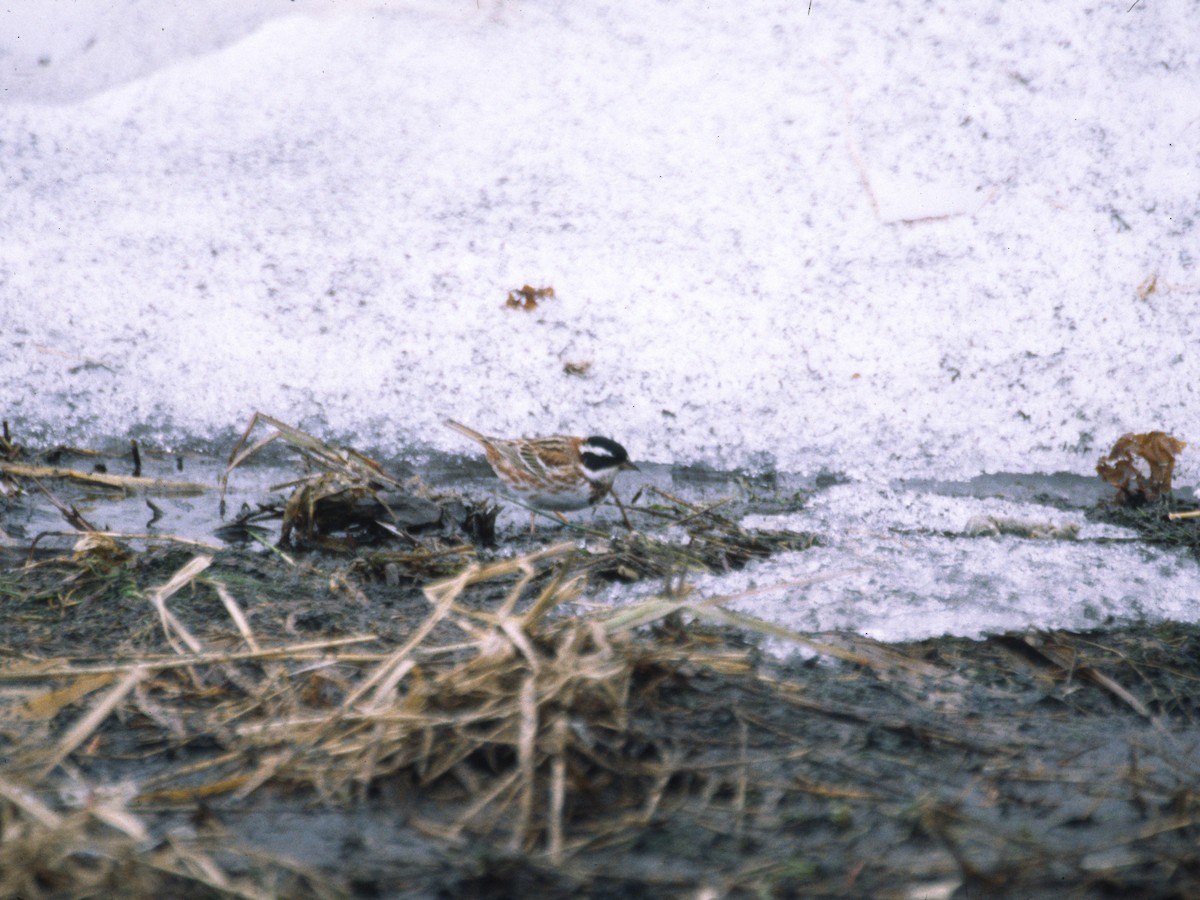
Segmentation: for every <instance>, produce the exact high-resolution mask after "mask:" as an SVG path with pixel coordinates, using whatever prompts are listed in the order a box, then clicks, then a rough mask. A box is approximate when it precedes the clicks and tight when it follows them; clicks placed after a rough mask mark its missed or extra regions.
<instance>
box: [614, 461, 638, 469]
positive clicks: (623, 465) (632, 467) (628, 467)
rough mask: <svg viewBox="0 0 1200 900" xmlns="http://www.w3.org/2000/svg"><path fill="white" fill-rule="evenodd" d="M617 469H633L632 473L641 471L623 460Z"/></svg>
mask: <svg viewBox="0 0 1200 900" xmlns="http://www.w3.org/2000/svg"><path fill="white" fill-rule="evenodd" d="M617 468H618V469H633V471H635V472H640V471H642V470H641V469H639V468H638V467H637V466H635V465H634V464H633V463H631V462H630V461H629V460H625V462H623V463H621V464H620V465H619V466H617Z"/></svg>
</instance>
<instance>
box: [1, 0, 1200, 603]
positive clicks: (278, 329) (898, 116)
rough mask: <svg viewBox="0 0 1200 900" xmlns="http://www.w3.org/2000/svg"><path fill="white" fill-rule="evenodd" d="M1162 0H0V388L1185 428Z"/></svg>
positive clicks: (577, 421)
mask: <svg viewBox="0 0 1200 900" xmlns="http://www.w3.org/2000/svg"><path fill="white" fill-rule="evenodd" d="M1195 12H1196V10H1195V6H1194V4H1189V3H1180V2H1138V3H1133V4H1132V5H1131V4H1129V3H1107V4H1104V3H1091V4H1086V5H1085V4H1061V3H1054V2H1050V0H1045V2H1029V3H1022V4H999V3H997V4H939V3H921V4H913V3H903V2H900V0H891V2H876V3H870V4H867V3H861V2H858V3H853V2H847V3H827V2H820V0H818V2H814V3H813V4H812V5H811V8H810V6H809V4H807V3H805V2H790V3H774V4H771V3H759V4H749V5H748V4H746V3H743V2H738V0H719V2H712V3H706V4H680V3H668V2H654V0H636V2H635V0H622V2H615V3H610V4H606V5H594V4H577V3H565V2H564V3H556V2H551V0H546V2H540V3H533V2H510V0H479V2H478V3H477V2H475V0H469V2H450V0H446V2H437V3H435V2H409V3H400V2H396V3H382V2H338V3H335V2H332V0H328V2H326V0H308V2H295V3H289V4H283V3H276V2H268V0H192V2H190V3H188V4H183V5H181V4H171V5H169V6H164V5H162V4H155V3H150V2H144V0H143V2H138V0H123V2H119V3H108V2H100V0H91V2H83V0H79V2H74V3H71V4H65V3H62V2H56V3H49V2H44V0H23V2H10V3H9V4H6V5H5V7H4V8H3V9H0V177H2V178H3V182H4V190H3V191H2V192H0V321H2V323H3V326H2V327H3V336H4V352H3V354H0V411H2V412H3V416H4V418H6V419H8V421H9V422H10V425H11V426H12V427H13V429H14V430H15V432H16V433H17V434H19V435H20V437H21V439H22V440H25V441H27V442H30V443H39V442H42V443H60V442H65V443H78V444H85V445H86V444H92V443H97V442H109V441H112V442H116V441H120V440H122V439H125V438H128V437H129V436H137V437H139V438H141V439H142V440H143V441H146V442H154V443H158V444H161V445H164V446H169V447H200V448H203V447H212V446H222V445H223V446H227V445H228V442H229V440H230V439H231V438H232V436H233V435H234V434H235V433H237V432H238V431H240V429H241V428H242V426H243V425H244V423H245V422H246V421H247V419H248V418H249V415H250V414H251V413H252V412H253V411H254V410H263V411H265V412H269V413H270V414H272V415H275V416H277V417H279V418H282V419H284V420H287V421H291V422H296V423H297V424H300V425H302V426H303V427H306V428H309V429H312V430H314V431H317V432H319V433H321V434H323V435H325V436H328V437H331V438H334V439H337V440H344V441H349V442H352V443H354V444H355V445H356V446H358V447H360V448H362V449H364V450H367V451H374V452H378V453H382V454H383V455H384V456H385V457H389V458H409V459H412V460H415V461H417V462H418V463H419V462H420V461H421V460H422V459H425V458H428V455H429V454H430V453H435V452H462V451H463V447H462V445H461V443H460V442H459V440H458V438H457V437H456V436H455V435H454V434H453V433H452V432H450V431H448V430H447V429H445V428H444V427H442V426H441V424H440V423H441V420H442V419H443V418H444V417H446V416H447V415H453V416H454V417H455V418H458V419H460V420H462V421H464V422H466V423H468V424H470V425H472V426H475V427H478V428H480V429H481V430H484V431H487V432H490V433H495V434H505V435H516V434H544V433H551V432H558V431H565V432H571V433H581V434H582V433H601V434H609V435H611V436H613V437H615V438H617V439H618V440H620V441H621V443H622V444H624V445H625V446H626V447H628V448H629V449H630V451H631V453H632V454H633V456H634V458H635V459H637V460H638V461H645V462H658V463H679V464H688V465H691V464H699V465H709V466H714V467H718V468H726V469H732V468H744V469H747V470H751V471H759V470H766V469H779V470H781V471H785V472H798V473H815V472H817V471H820V470H828V471H836V472H843V473H846V474H847V475H848V476H850V477H851V478H852V479H854V480H855V481H856V482H858V483H861V484H887V483H888V482H889V481H890V480H892V479H896V478H902V477H916V478H948V479H955V478H958V479H966V478H970V477H972V476H974V475H977V474H979V473H982V472H997V471H1000V472H1003V471H1010V472H1038V471H1040V472H1055V471H1064V472H1072V473H1076V474H1081V475H1086V474H1091V473H1092V472H1093V467H1094V465H1095V461H1096V459H1097V457H1098V456H1099V455H1100V454H1101V453H1102V452H1103V451H1104V450H1106V449H1107V448H1108V447H1109V446H1110V445H1111V443H1112V442H1113V441H1114V440H1115V439H1116V438H1117V437H1118V436H1119V435H1120V434H1122V433H1123V432H1126V431H1135V430H1136V431H1144V430H1151V429H1162V430H1166V431H1168V432H1170V433H1172V434H1175V435H1177V436H1179V437H1181V438H1183V439H1185V440H1190V441H1192V442H1195V441H1196V440H1197V435H1198V434H1200V427H1198V424H1200V414H1198V413H1197V409H1198V404H1197V393H1196V392H1197V384H1198V383H1200V377H1198V375H1200V355H1198V354H1197V353H1196V351H1195V347H1196V342H1197V339H1198V337H1200V335H1198V333H1197V332H1198V327H1200V326H1198V324H1197V323H1198V321H1200V317H1197V315H1196V311H1197V306H1198V302H1200V273H1198V272H1197V268H1196V266H1197V252H1198V251H1197V249H1196V248H1197V246H1198V244H1197V227H1196V223H1197V218H1198V217H1200V16H1197V15H1196V14H1195ZM1152 277H1156V279H1157V280H1156V282H1155V285H1156V289H1155V290H1154V291H1152V292H1149V293H1145V292H1144V291H1143V293H1144V294H1145V296H1139V293H1138V288H1139V286H1143V285H1146V284H1148V283H1149V279H1151V278H1152ZM525 283H529V284H531V285H533V286H535V287H541V286H553V287H554V289H555V294H556V296H555V297H554V298H552V299H546V300H545V301H543V302H542V303H541V304H540V305H539V306H538V308H537V310H535V311H533V312H524V311H520V310H513V309H509V308H506V307H505V305H504V298H505V296H506V294H507V292H508V291H509V290H511V289H514V288H518V287H520V286H521V285H522V284H525ZM567 363H577V364H583V363H587V364H589V366H588V368H587V372H586V374H585V375H584V376H582V377H581V376H578V375H570V374H567V373H566V372H565V371H564V366H565V364H567ZM1189 453H1190V455H1189ZM1197 458H1200V457H1197V454H1195V453H1194V452H1191V451H1185V453H1184V455H1183V456H1182V457H1181V460H1180V467H1179V469H1178V470H1177V483H1180V484H1195V483H1196V481H1197V480H1198V474H1200V464H1198V463H1197V462H1196V460H1197ZM1039 552H1040V551H1039ZM1148 565H1152V564H1149V563H1148ZM1178 589H1179V590H1181V591H1182V590H1184V588H1182V587H1180V588H1178ZM1186 590H1191V586H1190V584H1189V585H1188V586H1187V587H1186Z"/></svg>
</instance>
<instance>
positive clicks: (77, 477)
mask: <svg viewBox="0 0 1200 900" xmlns="http://www.w3.org/2000/svg"><path fill="white" fill-rule="evenodd" d="M0 473H4V474H8V475H16V476H20V477H22V478H30V479H33V480H34V482H35V483H37V484H38V486H39V487H40V486H41V485H40V483H39V482H38V479H41V478H62V479H69V480H71V481H80V482H83V483H84V484H96V485H100V486H102V487H110V488H117V489H119V490H122V491H125V492H126V493H128V494H136V493H138V492H142V493H148V494H184V495H187V494H202V493H204V492H205V491H209V490H211V487H209V485H206V484H198V483H197V482H194V481H169V480H165V479H162V478H145V477H142V476H137V475H109V474H107V473H104V472H81V471H78V470H76V469H62V468H57V467H55V466H27V465H24V464H22V463H8V462H0Z"/></svg>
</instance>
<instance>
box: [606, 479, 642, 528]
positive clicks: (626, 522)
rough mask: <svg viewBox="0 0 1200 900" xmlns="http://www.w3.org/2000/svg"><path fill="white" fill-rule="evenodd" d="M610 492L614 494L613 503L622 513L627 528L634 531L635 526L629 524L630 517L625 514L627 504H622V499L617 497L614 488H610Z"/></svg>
mask: <svg viewBox="0 0 1200 900" xmlns="http://www.w3.org/2000/svg"><path fill="white" fill-rule="evenodd" d="M608 492H609V493H610V494H612V498H613V502H614V503H616V504H617V509H619V510H620V511H621V519H622V520H624V522H625V528H626V529H628V530H629V531H633V526H632V525H631V524H630V523H629V515H628V514H627V513H626V512H625V504H624V503H622V502H621V498H620V497H618V496H617V492H616V491H614V490H613V489H612V488H609V489H608ZM635 499H636V498H635Z"/></svg>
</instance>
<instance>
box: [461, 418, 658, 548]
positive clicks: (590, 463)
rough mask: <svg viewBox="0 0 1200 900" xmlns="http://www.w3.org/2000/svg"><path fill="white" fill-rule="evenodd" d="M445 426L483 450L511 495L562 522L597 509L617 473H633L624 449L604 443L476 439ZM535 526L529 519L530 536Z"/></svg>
mask: <svg viewBox="0 0 1200 900" xmlns="http://www.w3.org/2000/svg"><path fill="white" fill-rule="evenodd" d="M446 425H448V426H449V427H451V428H453V429H454V430H455V431H457V432H458V433H459V434H464V435H466V436H467V437H469V438H470V439H471V440H473V441H475V442H476V443H479V444H482V445H483V449H484V451H486V453H487V461H488V463H489V464H490V465H491V467H492V470H493V471H494V472H495V473H496V476H497V477H498V478H499V479H500V480H501V481H502V482H504V486H505V487H506V488H507V489H508V491H509V492H510V493H512V494H513V495H514V496H516V497H517V498H519V499H520V500H523V501H524V502H525V503H527V504H529V505H530V506H531V507H533V508H534V509H541V510H546V511H547V512H552V513H554V514H555V515H556V516H558V517H559V518H560V519H562V520H563V521H564V522H565V521H566V519H565V518H564V517H563V514H562V513H563V510H569V509H583V508H584V507H587V506H594V505H596V504H597V503H599V502H600V501H601V500H603V499H604V497H605V495H607V494H608V493H610V492H611V491H612V486H613V479H615V478H616V477H617V473H618V472H620V471H621V470H623V469H634V470H636V469H637V466H635V465H634V464H633V463H631V462H630V461H629V454H628V453H627V452H626V451H625V448H624V447H622V446H621V445H620V444H618V443H617V442H616V441H614V440H611V439H609V438H606V437H599V436H596V435H593V436H592V437H586V438H581V437H567V436H565V435H554V436H553V437H542V438H513V439H505V438H496V437H488V436H487V435H484V434H480V433H479V432H478V431H476V430H475V429H474V428H468V427H467V426H466V425H463V424H462V423H461V422H456V421H454V420H453V419H446ZM614 496H616V495H615V494H614ZM533 525H534V515H533V514H532V513H531V514H530V516H529V530H530V532H532V531H533Z"/></svg>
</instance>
